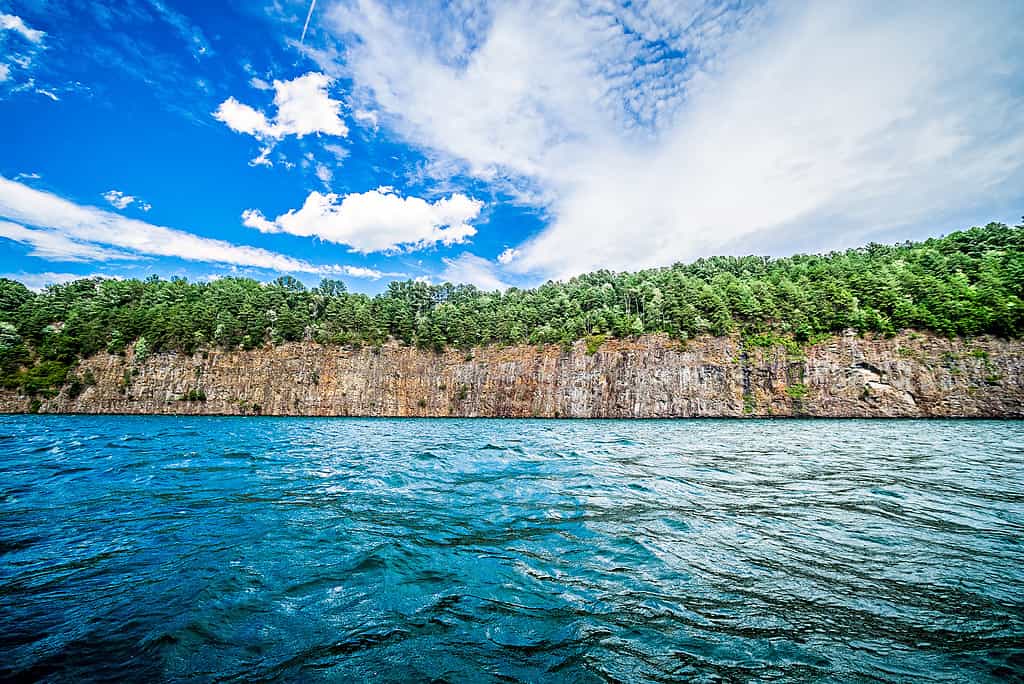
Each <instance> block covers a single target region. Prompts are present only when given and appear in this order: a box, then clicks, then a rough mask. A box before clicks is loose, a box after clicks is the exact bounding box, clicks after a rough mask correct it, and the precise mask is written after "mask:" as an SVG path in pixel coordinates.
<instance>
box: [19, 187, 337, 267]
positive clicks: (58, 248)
mask: <svg viewBox="0 0 1024 684" xmlns="http://www.w3.org/2000/svg"><path fill="white" fill-rule="evenodd" d="M0 218H5V219H7V221H6V222H4V223H2V224H0V237H4V238H6V239H9V240H15V241H18V242H21V243H24V244H29V245H31V246H32V247H33V250H34V251H33V254H34V255H37V256H42V257H44V258H50V259H54V260H62V261H108V260H112V259H138V258H141V257H173V258H177V259H184V260H186V261H196V262H209V263H220V264H232V265H236V266H247V267H254V268H262V269H269V270H273V271H278V272H298V273H321V274H326V273H342V272H344V270H345V268H346V267H345V266H339V265H315V264H311V263H309V262H308V261H304V260H301V259H295V258H293V257H290V256H286V255H284V254H279V253H277V252H271V251H268V250H265V249H261V248H257V247H249V246H243V245H235V244H232V243H230V242H227V241H224V240H216V239H212V238H206V237H201V236H199V235H195V234H193V233H189V232H186V231H183V230H177V229H174V228H167V227H164V226H157V225H153V224H151V223H146V222H145V221H139V220H137V219H131V218H127V217H125V216H122V215H120V214H116V213H113V212H110V211H106V210H103V209H98V208H96V207H89V206H81V205H78V204H75V203H73V202H70V201H68V200H66V199H63V198H61V197H58V196H57V195H54V194H52V193H48V192H43V191H41V190H35V189H33V188H30V187H28V186H27V185H23V184H21V183H18V182H16V181H12V180H8V179H6V178H2V177H0ZM27 226H31V228H29V227H27Z"/></svg>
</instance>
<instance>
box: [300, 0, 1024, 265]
mask: <svg viewBox="0 0 1024 684" xmlns="http://www.w3.org/2000/svg"><path fill="white" fill-rule="evenodd" d="M325 16H326V22H327V23H326V26H327V27H329V28H331V29H332V30H333V31H334V32H335V34H336V35H338V36H339V37H340V38H342V39H343V41H344V43H345V45H346V46H347V47H346V52H345V54H344V56H343V57H344V68H345V69H347V73H349V74H350V76H351V78H352V79H353V82H354V87H353V93H354V97H357V96H358V97H362V98H363V99H364V100H365V102H363V103H360V102H358V101H357V102H355V104H354V107H356V108H357V109H358V108H366V109H369V110H373V111H379V112H380V113H381V117H382V118H381V121H383V122H385V123H386V124H387V125H389V126H392V127H393V128H394V129H395V130H396V131H397V132H398V133H399V134H401V135H402V136H404V137H405V138H406V139H407V140H409V141H410V142H412V143H414V144H417V145H419V146H421V147H423V148H425V149H426V150H428V151H429V152H430V153H431V154H437V155H447V156H449V157H451V158H454V159H458V160H461V161H462V162H464V163H465V166H466V169H467V171H468V172H469V173H470V174H472V175H474V176H476V177H477V178H480V179H483V180H485V181H489V182H491V183H495V184H497V185H498V186H499V187H503V188H505V189H508V188H512V189H513V190H514V191H515V193H516V196H517V197H519V198H520V201H525V202H535V203H538V204H542V205H543V206H544V207H545V209H546V210H547V213H548V215H549V216H550V217H551V223H550V225H549V226H548V227H547V228H546V229H545V230H543V231H542V232H541V233H540V234H539V235H537V236H535V237H534V238H533V239H531V240H529V241H527V242H526V243H525V244H522V245H517V246H516V247H517V249H518V252H519V253H518V254H517V255H515V256H514V257H513V256H511V255H510V256H509V261H508V267H509V268H510V269H513V270H515V271H516V272H520V273H533V274H537V275H545V276H566V275H571V274H574V273H578V272H581V271H584V270H589V269H593V268H596V267H611V268H638V267H644V266H653V265H662V264H669V263H672V262H674V261H677V260H681V259H689V258H693V257H695V256H699V255H703V254H708V253H715V252H720V251H730V252H746V251H750V249H751V248H750V245H752V244H753V245H764V244H770V245H771V247H772V249H773V250H775V251H788V250H789V249H800V248H813V249H823V248H832V247H836V246H842V245H849V244H853V243H857V242H860V241H862V240H864V239H869V238H871V237H872V236H874V235H880V234H885V235H894V236H895V235H899V236H900V237H910V236H914V235H921V234H927V233H930V232H934V231H935V230H936V225H937V224H939V223H942V222H943V221H949V220H950V219H951V217H960V218H961V219H962V217H963V216H966V215H970V216H972V217H974V218H972V219H968V220H979V221H982V222H983V221H984V220H986V219H987V218H989V217H990V216H991V212H992V210H993V207H998V206H1006V205H1008V204H1009V203H1011V202H1014V201H1019V200H1020V199H1021V198H1022V192H1021V188H1022V187H1024V51H1022V50H1020V49H1019V46H1020V45H1024V4H1021V3H1006V2H997V1H995V0H991V1H979V2H976V3H959V4H948V3H947V4H940V5H927V6H921V5H917V6H914V5H903V4H897V5H891V4H888V3H881V2H869V3H866V4H865V3H863V2H854V1H853V0H845V1H843V0H838V1H837V2H832V3H809V4H806V3H793V4H789V3H778V4H772V3H768V4H765V5H761V4H754V5H751V6H744V5H742V4H740V5H735V4H721V5H720V4H719V3H717V2H714V1H709V2H707V3H701V2H684V3H678V2H662V3H658V2H634V3H629V6H628V7H627V8H614V7H610V6H606V5H604V4H599V3H596V2H595V3H591V2H587V1H584V0H580V1H576V2H574V1H571V0H570V1H568V2H564V3H540V2H532V1H531V0H518V1H513V2H503V3H487V2H473V1H472V0H467V1H466V2H463V3H455V4H452V5H450V6H447V7H446V9H445V10H444V11H437V10H436V8H432V9H429V10H424V9H422V5H419V4H417V3H409V4H404V5H389V6H384V5H383V4H381V3H379V2H376V1H375V0H351V1H339V2H335V3H334V5H333V6H332V7H330V8H329V9H328V10H327V12H326V13H325ZM307 54H310V56H312V57H314V58H318V59H321V60H322V67H323V68H324V70H325V71H328V72H330V73H333V71H331V70H332V69H335V70H336V69H337V68H338V67H337V60H335V59H332V58H331V54H330V51H323V52H320V53H315V52H309V53H307ZM332 63H334V66H332Z"/></svg>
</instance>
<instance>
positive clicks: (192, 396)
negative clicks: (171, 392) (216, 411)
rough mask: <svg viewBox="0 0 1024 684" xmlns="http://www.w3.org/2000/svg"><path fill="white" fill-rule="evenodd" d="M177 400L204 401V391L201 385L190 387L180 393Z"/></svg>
mask: <svg viewBox="0 0 1024 684" xmlns="http://www.w3.org/2000/svg"><path fill="white" fill-rule="evenodd" d="M179 401H206V391H205V390H204V389H203V388H202V387H200V388H198V389H191V390H189V391H188V392H186V393H185V394H183V395H181V399H179Z"/></svg>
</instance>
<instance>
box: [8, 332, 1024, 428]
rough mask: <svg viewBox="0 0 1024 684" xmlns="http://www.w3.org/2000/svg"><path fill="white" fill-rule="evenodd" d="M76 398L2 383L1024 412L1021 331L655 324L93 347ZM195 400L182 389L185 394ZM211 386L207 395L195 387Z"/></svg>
mask: <svg viewBox="0 0 1024 684" xmlns="http://www.w3.org/2000/svg"><path fill="white" fill-rule="evenodd" d="M76 373H77V375H78V377H79V378H87V377H89V376H91V377H92V378H94V379H95V384H85V385H84V389H83V390H82V391H81V392H80V393H79V394H78V395H77V396H70V394H71V393H69V392H68V391H67V390H64V391H62V392H61V394H60V395H58V396H57V397H53V398H49V399H44V400H42V401H41V402H40V403H38V404H37V405H36V406H33V405H32V399H31V398H29V397H25V396H19V395H17V394H15V393H11V392H8V393H5V394H0V410H2V411H4V412H9V413H15V412H23V411H28V410H30V408H35V409H38V410H39V411H40V412H44V413H169V414H243V415H251V414H263V415H305V416H346V415H351V416H500V417H533V416H536V417H579V418H660V417H666V418H667V417H698V416H707V417H713V416H714V417H725V416H736V417H741V416H822V417H826V416H834V417H860V416H863V417H875V416H877V417H881V416H901V417H923V416H936V417H939V416H949V417H986V416H987V417H1024V384H1022V377H1024V344H1022V343H1021V342H1020V341H1015V340H1002V339H997V338H991V337H979V338H974V339H970V340H963V339H947V338H943V337H938V336H934V335H930V334H921V333H903V334H901V335H898V336H896V337H893V338H888V339H885V338H870V337H859V336H857V335H854V334H852V333H851V334H846V335H842V336H836V337H833V338H831V339H829V340H827V341H826V342H823V343H821V344H817V345H813V346H809V347H807V348H806V349H804V350H803V352H802V353H801V354H796V355H794V354H793V352H792V351H789V352H787V350H786V349H785V348H783V347H781V346H778V347H773V348H756V349H744V348H743V347H742V345H741V342H740V340H739V339H738V338H734V337H705V338H700V339H696V340H691V341H689V342H687V343H686V344H685V345H683V344H680V343H679V342H677V341H673V340H670V339H668V338H667V337H663V336H645V337H641V338H639V339H636V340H610V341H608V342H606V343H604V344H603V345H602V346H601V347H600V349H599V350H598V351H597V352H596V353H594V354H588V353H587V350H586V347H585V345H584V343H582V342H578V343H577V344H576V345H575V346H574V347H573V348H572V349H571V350H563V349H562V348H560V347H558V346H546V347H543V348H538V347H533V346H518V347H485V348H479V349H474V350H472V351H471V352H466V351H459V350H449V351H446V352H444V353H441V354H436V353H433V352H428V351H421V350H417V349H413V348H409V347H402V346H399V345H397V344H388V345H385V346H383V347H380V348H363V349H359V350H349V349H343V348H339V347H324V346H320V345H317V344H314V343H295V344H286V345H281V346H277V347H268V348H265V349H258V350H253V351H223V350H208V351H205V352H202V353H198V354H195V355H193V356H185V355H181V354H158V355H154V356H151V357H150V358H147V359H145V360H144V361H141V362H140V361H137V360H136V359H135V358H134V357H133V356H132V355H131V354H129V355H128V356H126V357H121V356H111V355H105V354H104V355H98V356H95V357H92V358H89V359H86V360H85V361H83V362H82V363H81V364H80V366H79V368H78V369H77V371H76ZM190 397H191V398H192V400H189V398H190ZM199 397H205V400H199Z"/></svg>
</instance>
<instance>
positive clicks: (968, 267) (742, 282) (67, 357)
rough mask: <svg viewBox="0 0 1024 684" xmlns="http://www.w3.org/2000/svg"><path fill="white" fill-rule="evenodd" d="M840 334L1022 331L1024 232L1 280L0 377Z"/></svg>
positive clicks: (35, 378)
mask: <svg viewBox="0 0 1024 684" xmlns="http://www.w3.org/2000/svg"><path fill="white" fill-rule="evenodd" d="M848 328H852V329H854V330H856V331H859V332H873V333H877V334H883V335H890V334H893V333H895V332H896V331H898V330H902V329H908V328H909V329H919V330H929V331H933V332H937V333H940V334H944V335H965V336H970V335H980V334H995V335H1001V336H1006V337H1019V336H1021V335H1024V226H1017V227H1015V228H1012V227H1008V226H1006V225H1003V224H998V223H992V224H989V225H988V226H985V227H984V228H971V229H970V230H966V231H962V232H958V233H953V234H951V235H949V236H946V237H943V238H933V239H929V240H926V241H924V242H919V243H909V242H908V243H904V244H899V245H891V246H889V245H880V244H871V245H868V246H866V247H862V248H859V249H851V250H847V251H844V252H832V253H830V254H826V255H797V256H792V257H786V258H781V259H770V258H767V257H757V256H745V257H712V258H705V259H698V260H697V261H694V262H693V263H689V264H675V265H673V266H670V267H666V268H658V269H649V270H644V271H638V272H635V273H615V272H612V271H606V270H601V271H595V272H593V273H588V274H585V275H581V276H578V277H575V278H572V279H570V280H568V281H565V282H547V283H544V284H543V285H540V286H539V287H537V288H534V289H531V290H522V289H518V288H510V289H509V290H507V291H505V292H484V291H481V290H479V289H478V288H476V287H474V286H472V285H452V284H451V283H444V284H442V285H427V284H425V283H420V282H414V281H404V282H393V283H390V284H389V285H388V287H387V289H386V290H385V291H384V292H382V293H380V294H378V295H376V296H373V297H371V296H367V295H365V294H358V293H353V292H349V291H348V289H347V288H346V287H345V285H344V283H341V282H340V281H336V280H324V281H323V282H322V283H321V284H320V285H319V286H318V287H316V288H313V289H308V288H306V287H305V286H304V285H303V284H302V283H301V282H299V281H297V280H296V279H294V278H292V277H289V276H284V277H281V278H278V279H277V280H275V281H273V282H271V283H267V284H263V283H259V282H257V281H255V280H250V279H245V278H222V279H220V280H216V281H213V282H203V283H189V282H187V281H185V280H184V279H181V278H173V279H171V280H161V279H159V278H156V277H151V278H148V279H146V280H145V281H141V280H107V279H83V280H78V281H75V282H71V283H66V284H63V285H54V286H51V287H49V288H47V289H46V290H45V291H44V292H42V293H39V294H34V293H32V292H30V291H29V290H28V289H27V288H25V287H24V286H23V285H21V284H19V283H17V282H15V281H12V280H7V279H0V383H2V384H4V385H6V386H7V387H16V386H20V385H25V386H26V387H28V388H32V391H50V390H52V389H53V388H54V387H55V386H59V384H60V383H62V382H63V381H64V378H63V377H62V376H61V372H62V371H61V369H64V370H65V371H66V369H67V368H69V367H72V366H73V365H74V364H75V363H77V361H78V360H79V359H82V358H85V357H88V356H91V355H93V354H96V353H98V352H103V351H107V352H110V353H114V354H122V353H125V352H126V351H127V350H128V349H132V348H133V349H134V353H135V359H136V361H141V360H144V359H145V358H146V356H148V355H150V354H153V353H159V352H163V351H178V352H182V353H186V354H192V353H194V352H196V351H199V350H201V349H204V348H208V347H220V348H223V349H253V348H256V347H260V346H263V345H267V344H280V343H284V342H294V341H299V340H304V339H313V340H316V341H318V342H321V343H323V344H338V345H345V346H349V347H359V346H363V345H365V346H369V347H370V349H371V352H372V353H373V354H379V353H380V349H381V345H382V344H384V343H385V342H387V341H389V340H395V341H398V342H400V343H402V344H408V345H417V346H419V347H421V348H424V349H433V350H441V349H444V348H449V347H454V348H458V349H464V350H468V349H472V348H473V347H476V346H481V345H489V344H501V345H507V344H528V343H532V344H558V345H561V347H562V349H567V348H569V347H570V346H571V345H572V343H573V342H575V341H577V340H585V341H586V349H587V352H588V353H595V352H596V351H597V349H598V348H599V347H600V344H601V343H602V342H603V341H604V340H606V339H609V338H625V337H631V336H635V335H639V334H644V333H663V334H667V335H669V336H671V337H673V338H674V339H679V340H687V339H692V338H695V337H698V336H700V335H709V334H710V335H723V334H732V333H735V332H739V333H740V334H741V336H742V339H743V341H744V344H745V345H746V346H747V348H748V349H750V348H754V347H771V346H775V345H780V344H781V345H783V346H785V347H786V349H787V351H789V352H790V355H791V356H794V355H799V354H801V353H802V352H801V349H800V348H801V346H802V345H806V344H815V343H816V342H820V341H822V340H823V339H825V338H826V337H827V336H829V335H831V334H834V333H835V332H838V331H842V330H845V329H848ZM979 358H980V357H979ZM466 359H467V360H469V359H471V356H470V355H469V354H467V356H466ZM42 364H51V365H47V366H43V365H42ZM53 364H56V365H53ZM32 369H34V370H32ZM126 380H127V381H126V383H125V384H126V386H127V384H129V382H130V379H126ZM54 383H56V385H55V384H54Z"/></svg>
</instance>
